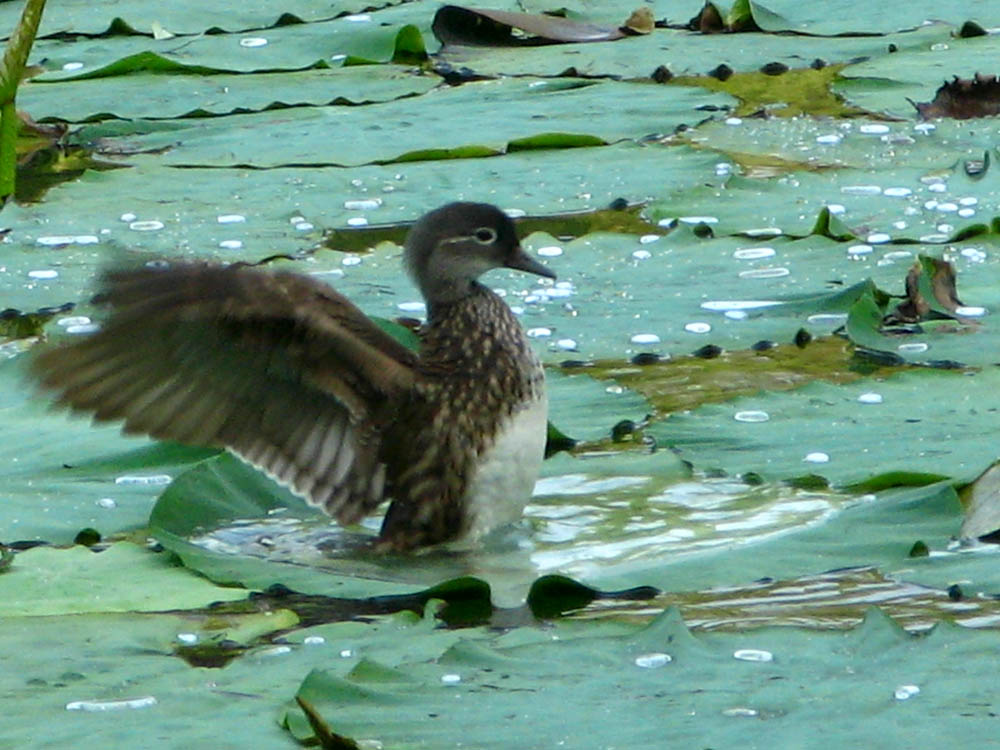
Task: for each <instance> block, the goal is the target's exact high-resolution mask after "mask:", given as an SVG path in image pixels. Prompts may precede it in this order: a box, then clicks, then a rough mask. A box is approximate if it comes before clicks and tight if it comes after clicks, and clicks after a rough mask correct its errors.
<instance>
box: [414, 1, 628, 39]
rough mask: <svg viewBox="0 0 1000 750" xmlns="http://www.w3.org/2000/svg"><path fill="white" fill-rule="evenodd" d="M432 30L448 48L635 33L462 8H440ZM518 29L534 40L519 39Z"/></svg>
mask: <svg viewBox="0 0 1000 750" xmlns="http://www.w3.org/2000/svg"><path fill="white" fill-rule="evenodd" d="M634 15H635V14H633V16H634ZM629 20H631V18H630V19H629ZM431 29H432V31H433V32H434V36H436V37H437V38H438V40H439V41H440V42H441V43H442V44H444V45H448V44H464V45H470V46H480V47H481V46H488V47H519V46H537V45H542V44H556V43H560V42H610V41H615V40H617V39H623V38H625V37H626V36H629V35H630V33H634V31H627V30H624V29H623V28H622V27H608V26H597V25H594V24H589V23H580V22H579V21H573V20H570V19H568V18H561V17H559V16H548V15H538V14H533V13H511V12H508V11H505V10H491V9H488V8H468V7H465V6H461V5H444V6H442V7H441V8H439V9H438V11H437V13H435V14H434V22H433V24H432V25H431ZM515 29H517V30H518V31H520V32H523V33H525V34H528V35H530V36H527V37H525V36H518V35H515V33H514V30H515Z"/></svg>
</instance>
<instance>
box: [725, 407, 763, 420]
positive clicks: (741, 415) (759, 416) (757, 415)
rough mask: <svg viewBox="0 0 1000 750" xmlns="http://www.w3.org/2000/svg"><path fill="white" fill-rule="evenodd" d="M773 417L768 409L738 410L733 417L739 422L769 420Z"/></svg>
mask: <svg viewBox="0 0 1000 750" xmlns="http://www.w3.org/2000/svg"><path fill="white" fill-rule="evenodd" d="M770 418H771V415H770V414H768V413H767V412H766V411H758V410H753V409H751V410H747V411H738V412H736V413H735V414H734V415H733V419H735V420H736V421H737V422H767V421H768V420H769V419H770Z"/></svg>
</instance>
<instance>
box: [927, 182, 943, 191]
mask: <svg viewBox="0 0 1000 750" xmlns="http://www.w3.org/2000/svg"><path fill="white" fill-rule="evenodd" d="M927 189H928V190H930V191H931V192H932V193H943V192H944V191H946V190H947V189H948V186H947V185H946V184H945V183H943V182H933V183H931V184H930V185H928V186H927Z"/></svg>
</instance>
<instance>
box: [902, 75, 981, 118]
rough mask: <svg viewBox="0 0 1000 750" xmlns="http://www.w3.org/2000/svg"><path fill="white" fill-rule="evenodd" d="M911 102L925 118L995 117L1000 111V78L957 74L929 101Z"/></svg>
mask: <svg viewBox="0 0 1000 750" xmlns="http://www.w3.org/2000/svg"><path fill="white" fill-rule="evenodd" d="M910 103H911V104H912V105H913V106H914V107H916V109H917V112H918V113H919V115H920V117H921V119H923V120H930V119H933V118H935V117H951V118H954V119H956V120H969V119H972V118H974V117H993V116H995V115H998V114H1000V79H998V78H997V76H985V75H981V74H979V73H976V75H975V76H974V77H972V78H959V77H958V76H955V78H954V79H953V80H952V81H948V82H945V84H944V85H943V86H941V88H939V89H938V90H937V93H936V94H935V95H934V99H933V100H931V101H929V102H914V101H912V100H911V101H910Z"/></svg>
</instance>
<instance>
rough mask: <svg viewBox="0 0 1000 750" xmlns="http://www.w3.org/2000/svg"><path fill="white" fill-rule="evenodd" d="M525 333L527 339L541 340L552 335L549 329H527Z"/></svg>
mask: <svg viewBox="0 0 1000 750" xmlns="http://www.w3.org/2000/svg"><path fill="white" fill-rule="evenodd" d="M525 333H526V334H527V335H528V338H532V339H542V338H546V337H548V336H551V335H552V329H551V328H529V329H528V330H527V331H525Z"/></svg>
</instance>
